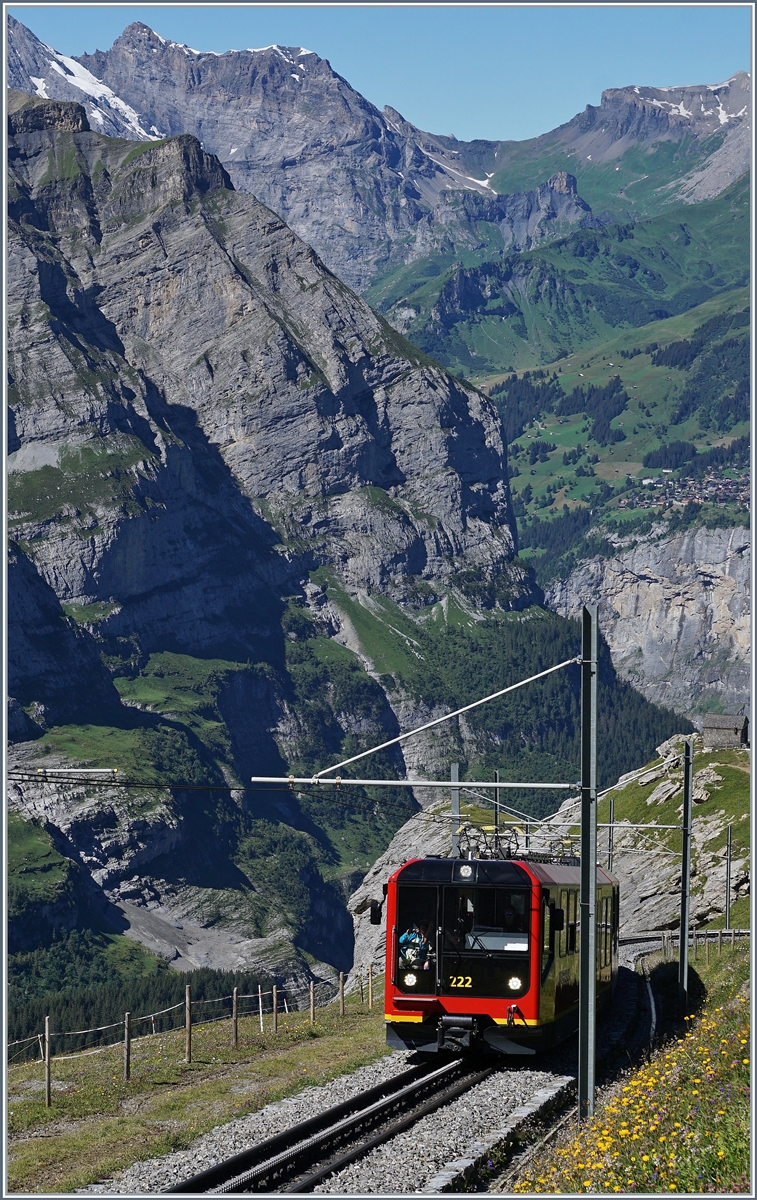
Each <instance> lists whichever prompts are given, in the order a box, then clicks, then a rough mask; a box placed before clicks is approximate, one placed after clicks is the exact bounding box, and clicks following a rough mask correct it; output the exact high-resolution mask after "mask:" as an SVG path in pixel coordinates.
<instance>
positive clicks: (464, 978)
mask: <svg viewBox="0 0 757 1200" xmlns="http://www.w3.org/2000/svg"><path fill="white" fill-rule="evenodd" d="M449 986H450V987H453V988H459V987H466V988H467V987H473V983H472V980H471V977H470V975H450V977H449Z"/></svg>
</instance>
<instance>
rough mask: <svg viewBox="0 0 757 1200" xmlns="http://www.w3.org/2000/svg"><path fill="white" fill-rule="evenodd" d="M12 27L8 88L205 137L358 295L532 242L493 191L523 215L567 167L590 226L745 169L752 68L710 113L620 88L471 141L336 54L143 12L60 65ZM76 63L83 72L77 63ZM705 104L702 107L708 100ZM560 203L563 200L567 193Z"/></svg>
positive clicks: (134, 133)
mask: <svg viewBox="0 0 757 1200" xmlns="http://www.w3.org/2000/svg"><path fill="white" fill-rule="evenodd" d="M10 21H11V24H10V32H11V44H12V45H13V46H17V47H18V49H17V50H15V51H14V54H15V57H13V58H12V61H11V63H10V74H9V78H10V83H11V85H12V86H14V87H17V88H18V87H22V86H23V87H25V88H26V90H37V89H39V88H40V87H41V88H42V90H43V91H47V93H48V94H50V95H56V96H58V94H59V92H60V89H61V88H62V89H63V91H64V92H65V95H63V94H62V93H61V97H60V98H69V97H70V96H72V95H73V90H74V89H75V88H76V87H77V86H79V87H83V88H84V89H85V90H87V91H88V92H89V94H90V96H91V99H88V101H87V104H88V112H89V115H90V118H91V119H93V120H94V119H95V118H96V123H97V127H98V128H100V129H101V130H102V131H105V132H110V131H111V130H110V129H108V130H105V128H104V125H103V121H104V120H105V119H106V118H107V119H108V120H111V118H112V117H113V113H114V112H116V108H117V106H116V108H114V105H115V100H112V99H111V100H108V96H107V95H106V96H105V101H107V103H108V105H109V108H108V112H107V113H106V114H105V117H103V113H102V112H100V111H99V109H98V108H97V104H98V103H99V99H98V96H97V95H96V93H97V92H98V89H105V91H106V92H107V93H109V94H110V95H111V97H113V96H117V97H118V99H119V102H120V103H121V104H122V105H126V106H127V107H128V108H129V111H130V113H132V114H135V115H134V116H133V118H132V117H129V118H128V120H127V121H126V123H124V121H123V120H122V121H121V127H120V135H121V136H127V137H131V138H138V137H141V138H143V139H147V138H149V137H150V136H157V135H158V134H159V131H163V135H164V134H177V133H192V134H194V135H195V136H197V137H198V138H199V139H200V140H201V141H202V143H203V144H204V145H205V146H206V148H207V149H209V150H211V151H213V152H214V153H216V154H217V155H218V157H219V158H220V160H221V161H222V163H223V164H224V166H225V168H226V170H227V171H228V172H229V173H230V175H231V177H232V179H233V180H234V183H235V186H236V187H237V188H238V189H239V190H242V191H245V192H252V193H253V194H254V195H256V196H257V197H258V199H260V200H261V201H262V202H263V203H265V204H267V205H268V206H269V207H271V208H272V209H273V210H274V211H276V212H277V213H279V215H281V216H282V217H283V218H284V219H285V220H286V221H287V222H288V223H289V224H290V225H291V226H292V227H293V228H294V230H295V231H296V232H297V233H298V234H299V235H300V236H302V237H303V238H304V239H305V240H306V241H307V242H308V243H309V244H310V245H312V246H313V247H314V248H315V249H316V250H317V252H318V253H319V255H320V256H321V257H322V258H323V260H324V261H325V262H326V264H327V265H328V266H329V267H330V268H331V269H332V270H334V271H335V272H336V274H337V275H339V276H340V277H341V278H343V279H344V280H345V281H346V282H347V283H348V284H350V285H351V286H353V287H355V288H357V289H358V290H360V291H362V290H365V289H366V288H367V287H368V286H369V285H371V284H375V282H376V280H377V279H378V278H379V277H383V276H384V275H386V273H387V272H391V271H392V270H394V269H396V267H397V266H398V265H401V264H403V263H408V262H413V261H417V260H422V259H424V258H425V257H428V256H429V255H434V254H439V253H442V254H446V253H453V254H454V253H461V252H471V251H477V252H481V253H484V252H485V251H486V248H487V246H488V245H489V244H490V243H491V244H492V245H493V247H494V249H495V251H496V252H499V251H500V250H501V249H502V246H503V245H505V246H507V245H510V244H511V243H512V244H513V246H515V247H517V248H523V246H530V245H532V244H533V230H532V231H531V233H530V240H529V241H528V242H527V243H526V242H523V240H522V239H518V238H517V237H513V238H508V237H505V240H504V243H503V241H502V238H501V221H499V220H498V219H497V216H496V213H497V211H498V210H499V209H501V202H497V201H496V200H495V199H494V198H495V197H497V196H498V195H501V196H506V197H508V198H509V199H510V200H511V201H513V202H514V203H513V204H511V205H510V207H511V208H512V207H514V210H515V211H516V219H517V210H518V209H519V207H520V208H522V204H523V202H522V199H521V198H522V197H523V195H524V194H530V193H534V192H537V191H538V190H539V189H541V188H543V187H544V186H545V181H546V180H551V179H553V178H554V177H555V175H557V174H561V175H565V174H568V175H571V174H572V175H573V176H574V177H576V178H577V179H578V192H580V195H581V197H582V201H581V204H580V205H579V204H576V205H574V206H573V209H572V210H571V211H570V212H569V211H568V209H567V208H566V207H565V206H564V205H563V216H564V218H565V220H567V221H569V222H570V223H571V224H573V225H581V224H594V223H596V222H599V223H600V224H601V223H607V221H609V220H634V219H636V218H637V217H638V216H640V215H642V216H643V215H648V212H649V211H658V210H659V209H661V208H664V207H665V205H666V204H668V203H672V202H675V201H677V200H678V201H680V200H683V201H686V202H695V201H696V200H698V199H700V198H703V196H704V195H715V194H718V193H719V192H720V191H722V190H723V189H724V188H725V187H726V186H728V184H729V183H731V182H733V180H734V179H735V178H737V177H738V175H739V174H743V171H744V170H745V169H746V167H747V165H748V158H749V156H748V137H746V139H745V136H744V129H745V128H746V125H745V120H746V114H745V113H744V112H743V109H744V103H745V97H746V98H748V97H747V92H748V86H747V84H748V77H747V76H746V75H745V74H744V73H743V72H739V73H737V74H736V75H735V76H733V77H732V78H731V80H728V81H727V82H726V83H725V84H723V85H708V86H703V87H702V88H700V89H699V91H701V92H702V95H705V93H707V95H708V96H709V95H712V96H716V97H717V99H718V105H717V106H715V107H712V108H707V110H706V112H699V111H698V110H697V112H695V111H694V109H693V108H686V105H687V104H689V105H692V104H693V103H694V101H693V99H692V97H693V96H694V94H695V93H696V94H697V95H698V94H699V93H698V91H697V89H696V88H694V89H665V88H657V89H655V88H635V87H629V88H620V89H609V90H608V91H606V92H605V93H603V97H602V103H601V104H600V105H599V106H595V107H593V106H591V105H588V106H587V108H586V109H585V110H584V112H583V113H581V114H578V115H577V116H576V117H574V118H572V120H571V121H569V122H566V123H565V124H564V125H563V126H560V127H559V128H558V129H557V130H553V131H551V132H550V133H547V134H543V135H541V136H540V138H537V139H530V140H529V141H528V142H524V143H511V142H485V141H478V142H476V141H474V142H469V143H464V142H457V141H456V140H455V139H453V138H449V137H442V136H437V135H434V134H428V133H424V132H423V131H421V130H418V129H417V128H416V127H415V126H413V125H412V124H411V123H410V122H408V121H406V120H405V119H404V118H403V117H402V116H401V114H400V113H398V112H397V111H396V110H395V109H392V108H391V107H390V106H385V108H384V110H383V112H379V110H378V109H376V108H375V107H374V106H373V105H372V104H370V102H369V101H367V100H366V99H365V98H364V97H362V96H361V95H360V94H359V93H358V92H356V91H355V89H353V88H352V87H351V86H350V84H349V83H348V82H347V81H346V80H345V79H343V78H342V77H341V76H339V75H338V74H337V73H336V72H334V71H333V70H332V68H331V66H330V64H329V63H328V60H326V59H321V58H319V56H318V55H317V54H314V53H313V52H311V51H307V50H303V49H302V48H301V47H300V48H297V47H281V46H270V47H264V48H261V49H257V50H233V51H227V52H226V53H225V54H214V53H205V52H201V51H196V50H193V49H191V48H190V47H187V46H183V45H181V44H179V43H176V42H170V41H167V40H166V39H164V38H162V37H160V35H158V34H156V33H154V32H153V31H152V30H151V29H150V28H149V27H148V26H146V25H144V24H142V23H139V22H135V23H133V24H132V25H130V26H128V27H127V28H126V29H125V30H124V32H123V33H122V34H121V35H120V37H119V38H117V39H116V41H115V42H114V44H113V46H112V47H111V49H110V50H108V51H104V52H103V51H96V52H95V53H94V54H92V55H80V56H78V58H76V59H71V60H68V59H65V61H64V57H63V56H58V58H57V59H51V58H50V54H51V53H52V54H54V53H55V52H52V51H49V48H47V47H44V46H43V45H42V43H39V41H38V39H35V38H34V35H32V34H30V33H29V31H28V30H25V27H24V26H22V25H20V23H19V22H14V21H13V18H11V19H10ZM59 60H60V61H59ZM50 62H55V63H57V68H60V69H56V70H52V73H51V69H48V68H45V63H48V66H49V63H50ZM25 64H28V65H25ZM43 68H45V71H46V73H45V71H43ZM32 70H34V71H43V74H44V80H43V83H40V82H39V80H40V79H41V78H42V76H34V79H36V81H37V82H36V85H35V84H34V83H33V81H32V76H31V71H32ZM77 70H78V71H81V72H84V73H85V76H86V78H85V76H82V77H81V78H78V79H77V78H76V77H75V75H72V74H68V73H67V72H71V71H77ZM745 81H747V82H745ZM56 89H57V90H56ZM731 93H733V95H731ZM679 94H680V95H679ZM660 97H662V98H660ZM122 98H123V99H122ZM105 101H104V103H105ZM709 103H710V101H709V100H708V104H709ZM713 103H714V102H713ZM699 104H700V108H703V109H704V108H705V105H704V102H703V101H700V102H699ZM682 109H683V110H685V112H686V113H688V114H689V115H688V116H685V115H684V113H683V112H682V111H681V110H682ZM116 115H117V113H116ZM129 121H131V122H132V124H131V126H130V125H129ZM135 121H136V125H138V126H139V129H138V130H137V127H136V125H134V122H135ZM603 121H604V122H605V123H604V125H602V122H603ZM724 128H725V130H726V133H725V134H723V133H722V130H723V129H724ZM732 135H733V136H732ZM681 138H683V141H681ZM713 138H714V141H713ZM724 138H725V140H723V139H724ZM715 143H717V145H716V144H715ZM668 145H669V146H678V150H676V154H678V156H679V157H680V158H681V163H665V164H664V169H665V171H666V174H665V177H664V179H662V180H658V185H659V186H657V188H656V190H655V189H653V192H654V194H653V195H650V196H647V195H646V193H645V194H644V195H643V196H640V197H639V198H636V192H637V191H638V189H639V187H641V189H642V192H644V189H645V187H646V185H645V184H644V182H643V181H644V179H646V175H645V174H644V171H643V170H640V169H639V163H638V161H637V159H638V153H639V147H642V148H643V152H644V154H649V153H652V152H654V153H659V152H662V151H665V147H666V146H668ZM618 156H620V157H619V161H620V163H621V166H620V167H618V170H619V171H620V172H621V173H620V175H618V176H615V174H614V172H615V167H612V166H610V167H608V169H609V170H611V171H612V172H613V180H612V181H611V182H608V181H607V179H604V181H602V179H600V180H599V183H598V184H597V183H596V180H595V176H596V174H597V171H599V175H600V176H602V172H603V171H604V172H605V175H606V171H605V167H607V164H608V163H610V160H612V162H614V161H615V158H616V157H618ZM629 156H630V157H629ZM745 156H746V157H745ZM626 159H628V163H626ZM592 160H595V161H593V162H592ZM632 160H633V161H632ZM624 164H625V165H624ZM588 165H591V166H592V170H591V171H588V170H586V168H587V166H588ZM639 176H640V177H641V183H640V181H639V178H638V177H639ZM603 178H604V177H603ZM593 180H594V182H592V181H593ZM584 185H586V187H588V188H589V192H590V193H591V194H590V195H587V194H584ZM665 188H667V189H668V191H667V192H664V189H665ZM647 190H648V189H647ZM632 193H633V195H632ZM658 193H659V194H658ZM663 193H664V194H663ZM576 194H577V193H576ZM476 196H479V197H481V198H482V199H483V198H485V197H489V198H490V199H492V200H493V210H492V209H491V206H490V212H489V213H488V214H487V211H486V207H484V209H483V210H482V209H481V208H480V207H478V208H476V207H475V206H474V210H472V211H468V210H469V208H470V202H471V200H473V199H474V198H475V197H476ZM466 198H467V199H466ZM552 199H553V201H554V200H557V203H558V207H559V205H560V197H559V193H558V191H556V192H553V195H552ZM530 203H531V207H532V208H533V207H534V206H535V205H536V202H535V201H534V200H531V202H530ZM536 206H538V205H536ZM650 206H651V207H650ZM592 210H594V211H595V212H596V213H597V214H598V216H594V214H593V212H592ZM565 220H564V221H563V223H562V224H563V228H564V224H565ZM561 231H562V229H561V228H560V222H559V221H558V222H557V223H555V222H552V223H551V224H550V221H549V220H545V221H542V222H541V228H540V230H539V237H541V238H544V237H546V238H550V237H553V236H555V234H556V233H559V232H561Z"/></svg>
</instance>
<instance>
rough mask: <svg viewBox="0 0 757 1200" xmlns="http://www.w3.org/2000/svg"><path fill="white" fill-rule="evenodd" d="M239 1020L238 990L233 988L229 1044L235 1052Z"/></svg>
mask: <svg viewBox="0 0 757 1200" xmlns="http://www.w3.org/2000/svg"><path fill="white" fill-rule="evenodd" d="M238 1019H239V988H238V987H235V988H234V991H233V992H232V994H231V1044H232V1046H233V1047H234V1049H235V1050H236V1046H237V1032H238Z"/></svg>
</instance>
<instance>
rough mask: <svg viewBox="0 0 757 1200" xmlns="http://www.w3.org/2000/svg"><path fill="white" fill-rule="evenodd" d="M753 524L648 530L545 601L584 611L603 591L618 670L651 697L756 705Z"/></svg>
mask: <svg viewBox="0 0 757 1200" xmlns="http://www.w3.org/2000/svg"><path fill="white" fill-rule="evenodd" d="M750 574H751V554H750V536H749V530H747V529H744V528H735V529H693V530H688V531H686V532H684V533H680V534H678V535H676V536H673V537H664V536H663V537H659V535H658V539H657V540H656V539H654V538H650V537H647V538H641V539H640V540H639V541H638V543H636V544H631V545H630V546H629V547H628V548H627V549H623V548H621V549H619V552H618V553H617V555H616V556H615V557H613V558H599V557H597V558H592V559H591V560H590V561H589V562H586V563H583V564H582V565H581V566H579V567H578V568H576V570H575V571H573V572H572V573H571V575H570V576H568V578H567V579H560V580H558V581H556V582H555V583H554V584H552V585H551V586H550V587H549V588H548V590H547V592H546V595H545V600H546V603H547V604H548V605H549V607H550V608H553V609H554V610H555V612H559V613H561V614H562V615H563V616H576V615H577V614H578V612H579V610H580V607H581V604H582V603H583V602H584V601H583V600H582V598H583V597H585V596H587V595H593V596H596V597H597V598H598V603H599V623H600V628H601V630H602V633H603V634H604V636H605V638H606V639H607V643H608V645H609V647H610V651H611V653H612V658H613V663H614V664H615V666H616V668H617V670H618V671H619V673H620V674H621V675H622V676H623V677H624V678H625V679H629V680H630V681H631V682H632V683H633V684H634V687H636V688H638V689H639V691H641V692H642V693H643V694H644V695H645V696H647V697H648V698H649V699H650V700H654V701H656V702H657V703H659V704H664V705H665V706H666V707H669V708H673V709H675V711H676V712H679V713H683V714H685V715H686V716H689V717H695V715H696V714H697V713H701V712H703V711H706V709H707V708H710V707H714V708H715V709H716V711H718V710H720V711H724V712H735V713H741V712H748V711H749V707H750V662H751V655H750V636H749V632H750V612H751V606H750Z"/></svg>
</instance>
